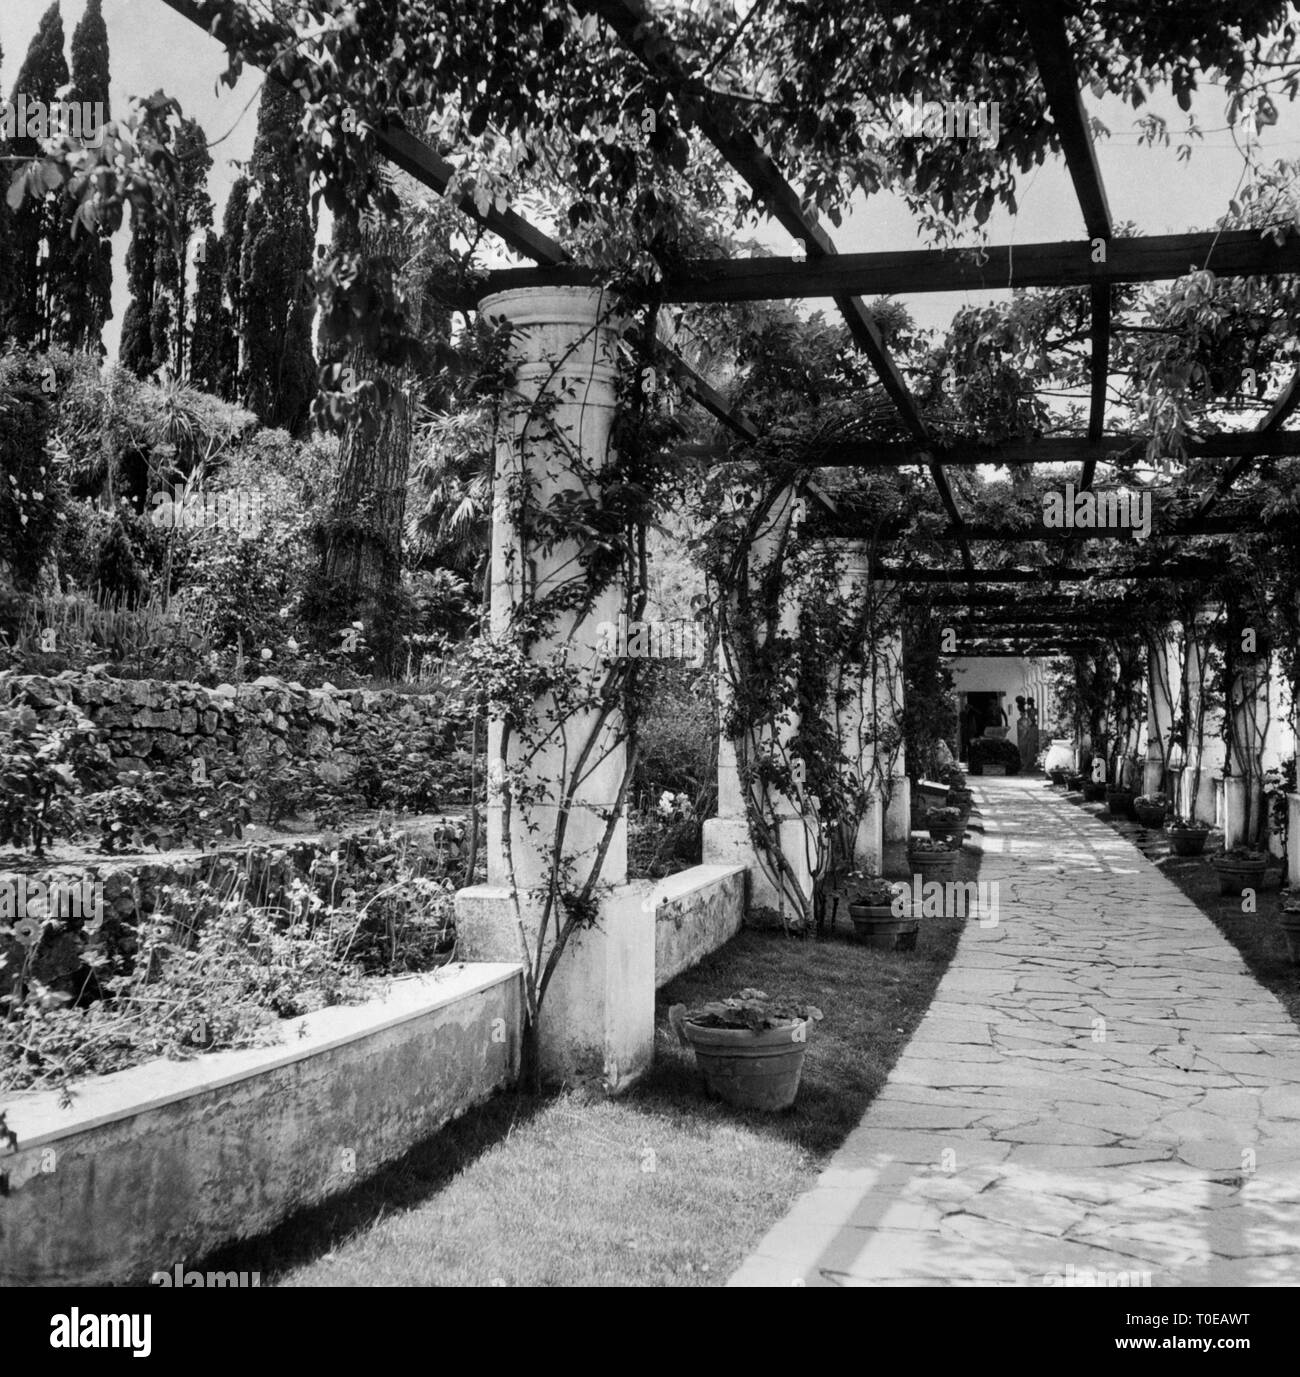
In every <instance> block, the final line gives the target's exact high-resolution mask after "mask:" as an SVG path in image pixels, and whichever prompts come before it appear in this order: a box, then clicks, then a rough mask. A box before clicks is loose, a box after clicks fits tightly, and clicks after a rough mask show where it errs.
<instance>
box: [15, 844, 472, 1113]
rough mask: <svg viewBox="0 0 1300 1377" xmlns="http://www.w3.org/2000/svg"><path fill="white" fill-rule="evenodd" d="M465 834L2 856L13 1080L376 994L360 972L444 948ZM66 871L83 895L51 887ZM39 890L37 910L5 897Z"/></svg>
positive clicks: (49, 1080)
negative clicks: (64, 897) (66, 897)
mask: <svg viewBox="0 0 1300 1377" xmlns="http://www.w3.org/2000/svg"><path fill="white" fill-rule="evenodd" d="M464 844H465V836H464V824H463V822H461V821H459V820H455V819H441V818H440V819H432V818H430V819H414V820H412V821H411V822H410V823H409V824H408V825H406V826H404V827H401V828H391V827H388V828H385V827H372V828H368V829H363V830H360V831H356V832H352V833H348V834H345V835H343V836H341V837H332V836H327V837H321V836H316V837H310V838H307V837H303V838H297V839H293V840H286V842H285V843H284V844H282V845H278V846H271V845H259V846H256V847H254V846H249V847H245V848H226V849H224V850H222V851H217V852H207V853H196V852H191V853H176V854H171V855H160V856H157V857H139V858H136V857H116V856H115V857H88V858H87V859H86V861H85V862H84V863H83V864H71V863H70V864H67V865H62V866H51V865H49V864H48V863H45V864H41V863H37V862H34V861H33V859H32V858H30V857H25V858H22V863H21V864H20V865H15V866H12V867H10V866H7V865H6V866H0V893H2V894H3V895H4V897H5V903H6V914H7V921H6V923H5V925H4V927H3V929H2V930H0V958H3V960H4V963H5V965H4V969H5V971H6V972H7V979H6V986H5V994H6V997H7V1006H13V1007H11V1009H10V1017H8V1018H7V1019H5V1020H4V1022H3V1023H0V1087H6V1088H11V1089H12V1088H25V1087H27V1086H31V1085H38V1086H39V1085H43V1084H50V1085H59V1086H67V1085H68V1084H70V1083H73V1082H75V1081H77V1080H78V1079H79V1078H80V1077H83V1076H87V1075H94V1074H102V1073H104V1072H112V1071H118V1070H121V1069H123V1068H125V1067H128V1066H132V1065H137V1064H139V1063H141V1062H143V1061H146V1060H149V1059H150V1058H152V1057H155V1056H159V1055H179V1056H192V1055H193V1054H194V1053H195V1052H200V1051H213V1050H220V1049H223V1048H231V1047H246V1046H250V1045H256V1044H259V1043H263V1042H268V1041H274V1040H275V1039H276V1037H277V1036H278V1035H279V1033H280V1029H279V1027H278V1024H279V1022H280V1021H281V1020H282V1019H285V1018H292V1017H295V1016H297V1015H300V1014H303V1013H306V1012H308V1011H310V1010H313V1009H319V1008H321V1007H324V1006H327V1005H330V1004H335V1003H350V1002H357V1001H360V1000H363V999H365V998H367V997H368V993H367V989H366V986H365V982H364V980H363V979H362V977H363V976H364V975H367V974H390V975H391V974H397V973H401V972H403V971H420V970H432V969H435V968H436V967H438V966H440V965H444V964H446V963H447V962H449V961H450V960H451V959H452V958H453V956H454V954H455V946H456V933H455V920H454V907H453V903H454V893H455V889H456V887H457V884H458V883H459V882H460V880H461V878H462V876H463V864H464V863H463V860H462V851H463V847H464ZM35 881H39V882H40V883H41V884H42V885H43V886H45V887H46V888H47V890H48V891H49V893H48V894H47V895H42V894H41V892H40V891H35V890H34V889H33V883H34V882H35ZM56 886H66V887H68V888H67V889H65V891H64V892H65V894H70V897H71V898H73V899H75V900H77V903H76V904H75V906H74V905H72V904H66V905H62V904H61V905H55V904H53V903H52V902H51V897H52V896H53V895H54V893H55V892H56ZM34 894H35V897H36V899H37V903H38V906H39V907H42V908H43V909H44V910H45V912H44V913H42V914H41V915H40V916H35V917H33V916H30V915H28V916H27V917H23V918H19V917H16V916H15V915H14V914H13V913H12V912H9V910H12V909H13V908H14V907H15V901H16V900H17V899H19V898H22V899H24V900H25V901H26V902H27V903H30V902H31V900H32V898H33V895H34ZM69 910H71V911H69ZM15 995H17V996H18V1000H17V1004H16V1006H14V998H15Z"/></svg>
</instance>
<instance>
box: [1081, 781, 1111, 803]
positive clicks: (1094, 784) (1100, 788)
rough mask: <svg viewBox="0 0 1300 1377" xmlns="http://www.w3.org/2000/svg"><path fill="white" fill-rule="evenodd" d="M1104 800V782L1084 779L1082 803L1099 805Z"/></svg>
mask: <svg viewBox="0 0 1300 1377" xmlns="http://www.w3.org/2000/svg"><path fill="white" fill-rule="evenodd" d="M1105 798H1106V781H1105V780H1101V779H1085V780H1084V781H1083V801H1084V802H1085V803H1101V802H1103V801H1104V800H1105Z"/></svg>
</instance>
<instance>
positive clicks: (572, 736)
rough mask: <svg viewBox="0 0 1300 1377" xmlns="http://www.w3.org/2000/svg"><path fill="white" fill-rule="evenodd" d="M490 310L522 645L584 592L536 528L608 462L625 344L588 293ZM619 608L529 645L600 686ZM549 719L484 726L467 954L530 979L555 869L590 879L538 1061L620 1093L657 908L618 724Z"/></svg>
mask: <svg viewBox="0 0 1300 1377" xmlns="http://www.w3.org/2000/svg"><path fill="white" fill-rule="evenodd" d="M480 310H481V311H482V312H483V313H484V314H485V315H487V316H490V317H493V318H504V319H506V320H508V321H510V323H511V325H512V326H513V327H514V331H515V334H514V337H513V340H512V344H511V348H512V355H513V357H512V363H513V365H514V376H515V389H516V395H514V396H512V397H510V398H508V399H506V402H507V408H508V414H507V415H506V416H505V417H503V421H502V426H501V431H500V433H499V436H498V442H497V451H496V484H495V497H496V501H495V504H494V511H493V523H492V534H493V539H492V605H491V628H492V633H493V635H494V636H495V637H499V638H510V637H512V636H517V635H519V627H518V623H517V614H518V613H519V611H520V609H521V608H527V609H528V610H529V611H530V612H531V611H532V610H534V609H536V608H538V606H539V604H544V602H545V600H546V599H548V598H552V597H553V595H555V594H556V593H557V592H560V591H561V590H564V589H572V588H573V587H574V585H575V581H577V582H578V583H580V582H581V580H582V579H583V577H584V571H583V569H582V567H581V565H580V563H579V559H578V551H579V543H578V541H577V540H576V539H575V540H566V539H559V540H556V539H555V538H554V533H553V532H550V531H543V530H539V529H538V527H537V521H536V518H535V517H533V518H532V519H531V520H530V513H537V512H543V511H545V510H546V509H547V507H548V505H549V504H550V503H551V502H552V501H554V499H555V498H556V497H557V496H560V495H561V494H563V493H566V492H573V491H578V490H582V489H586V490H588V491H591V490H593V489H594V486H595V480H596V475H598V473H599V471H600V469H601V468H602V467H603V466H604V465H605V463H606V462H608V460H609V458H610V454H609V446H610V432H611V426H612V422H613V418H614V408H615V380H616V368H615V353H614V350H615V345H616V342H617V332H616V328H615V323H614V322H612V321H611V320H610V319H609V305H608V298H607V297H603V296H602V293H600V292H598V291H596V290H594V289H590V288H586V287H557V288H529V289H521V290H517V291H510V292H502V293H498V294H496V295H494V296H490V297H487V298H485V299H484V300H483V301H482V302H481V303H480ZM625 593H626V590H625V589H624V588H623V587H621V586H611V587H609V588H607V589H605V590H603V591H602V592H600V593H599V594H598V595H597V597H596V598H595V600H594V602H593V603H592V604H591V605H590V606H586V607H580V608H578V609H576V610H574V609H567V608H566V609H565V610H562V611H560V612H558V614H556V615H555V616H554V617H553V618H552V619H551V620H550V622H549V624H548V625H547V626H546V627H545V628H544V629H543V630H542V631H541V634H540V635H538V636H536V637H535V638H533V639H531V640H530V641H529V642H528V654H529V658H530V659H531V660H532V661H534V662H537V663H541V664H557V665H562V666H564V667H565V668H566V669H574V670H577V671H578V672H579V673H580V674H581V675H582V676H584V682H587V683H591V684H597V683H599V682H601V680H602V679H603V677H604V676H605V675H606V673H607V672H608V669H609V665H610V662H611V656H612V655H614V654H616V653H617V652H618V647H616V646H615V645H613V644H612V643H611V639H610V636H609V629H610V628H611V627H613V626H616V625H617V623H618V617H619V613H620V612H621V611H622V610H623V607H624V598H625ZM553 708H554V699H553V697H551V696H550V695H544V696H543V697H542V698H541V699H540V700H539V701H537V702H536V703H535V704H534V711H533V714H532V719H531V721H530V722H529V723H528V724H526V727H525V730H524V731H522V732H521V731H520V730H519V729H518V728H516V727H511V728H510V729H509V730H507V725H506V723H505V722H504V721H503V720H502V719H501V718H500V717H497V718H495V719H494V720H492V721H491V722H490V724H489V730H488V768H489V790H488V808H487V827H486V834H487V868H488V882H487V884H486V885H478V886H473V887H471V888H469V889H464V890H461V891H460V893H459V894H458V895H457V901H456V913H457V927H458V934H459V940H460V954H461V955H462V956H463V957H464V958H466V959H468V960H484V961H501V960H516V961H524V962H525V963H529V962H531V964H532V965H533V966H534V968H536V966H537V952H538V947H539V945H540V947H541V949H542V953H543V957H544V956H545V955H546V954H548V953H549V952H550V951H551V950H552V948H553V945H554V940H555V933H556V926H557V918H556V915H555V914H554V913H553V914H552V917H551V918H550V920H549V921H548V923H547V928H546V932H545V933H541V931H540V927H541V922H542V918H543V903H544V897H545V892H546V889H547V887H548V880H549V877H550V875H551V870H552V864H553V862H552V853H553V852H558V854H559V855H560V856H561V857H562V865H563V867H564V870H565V879H564V882H563V888H564V889H566V890H568V891H576V890H577V889H578V888H579V887H580V886H581V885H582V884H583V883H584V882H585V881H586V880H587V879H588V878H589V877H590V876H591V875H592V873H593V871H594V870H595V869H596V867H598V870H597V871H596V873H597V874H598V876H599V879H598V883H597V887H596V889H595V891H594V897H595V898H596V899H597V901H598V903H599V914H598V917H597V920H596V922H595V924H594V925H593V926H589V927H583V928H581V929H579V930H578V931H576V932H574V933H573V934H572V936H571V937H570V938H569V941H568V944H567V946H566V948H565V950H564V953H563V954H562V956H561V958H560V961H559V964H558V965H557V967H556V970H555V975H554V977H553V978H552V980H551V983H550V986H549V988H548V990H547V991H546V992H545V995H544V997H543V1003H542V1009H541V1017H540V1021H539V1025H538V1038H539V1051H540V1059H541V1067H542V1072H543V1075H544V1076H546V1077H547V1078H548V1079H555V1078H561V1077H567V1078H572V1077H592V1078H594V1077H599V1078H601V1079H603V1081H604V1083H605V1085H606V1086H607V1088H609V1089H610V1090H620V1089H622V1088H624V1087H625V1086H626V1085H628V1084H630V1083H631V1081H633V1080H634V1079H636V1077H637V1076H638V1075H639V1074H640V1073H641V1072H642V1071H643V1070H644V1069H645V1068H646V1067H647V1066H648V1065H649V1063H650V1060H651V1057H652V1055H653V1049H654V989H655V981H654V974H655V973H654V959H655V939H654V912H653V908H652V907H648V906H646V905H644V904H643V903H642V899H643V895H642V894H641V889H640V887H629V886H628V885H627V883H626V881H627V825H626V819H625V817H623V816H621V809H620V808H619V790H620V787H621V784H622V781H623V776H624V771H625V768H626V763H627V752H626V747H625V745H624V742H623V739H622V733H623V730H624V723H623V720H622V712H621V709H620V708H618V707H615V709H614V710H613V711H612V712H611V713H610V714H609V715H608V716H607V717H606V719H605V720H604V722H603V725H602V723H601V719H600V715H599V713H598V711H596V710H594V709H593V710H582V711H570V710H568V709H565V708H559V709H556V710H554V711H552V709H553ZM552 719H554V720H552ZM503 743H504V744H503ZM584 753H585V764H584V763H583V760H584ZM616 814H618V816H617V820H616V821H615V823H614V826H613V832H612V836H610V837H609V844H608V847H607V849H606V850H605V851H604V853H603V855H602V852H601V848H602V845H603V843H604V840H605V838H606V835H607V832H608V830H609V825H610V819H611V817H614V816H615V815H616ZM507 817H508V819H509V823H508V826H507ZM558 916H559V917H560V918H561V919H562V918H563V916H564V915H563V911H562V910H561V912H560V914H559V915H558Z"/></svg>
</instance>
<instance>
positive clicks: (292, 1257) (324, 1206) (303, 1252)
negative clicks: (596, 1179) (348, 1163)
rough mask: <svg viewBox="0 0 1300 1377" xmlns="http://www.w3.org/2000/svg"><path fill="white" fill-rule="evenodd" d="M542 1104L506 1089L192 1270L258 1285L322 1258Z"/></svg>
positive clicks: (447, 1177) (441, 1182)
mask: <svg viewBox="0 0 1300 1377" xmlns="http://www.w3.org/2000/svg"><path fill="white" fill-rule="evenodd" d="M546 1103H547V1101H546V1099H545V1098H541V1097H538V1096H534V1095H526V1094H523V1093H522V1092H518V1091H514V1090H508V1091H503V1092H501V1093H500V1094H498V1095H495V1096H494V1097H493V1098H492V1099H490V1100H487V1101H485V1102H484V1103H483V1104H480V1105H477V1106H475V1107H474V1108H473V1109H470V1110H468V1111H467V1112H466V1113H464V1114H462V1115H461V1116H460V1117H459V1118H457V1119H453V1120H452V1122H451V1123H449V1124H448V1125H447V1126H446V1127H445V1128H443V1129H441V1130H439V1132H437V1133H435V1134H434V1135H433V1137H431V1138H426V1139H425V1140H424V1141H423V1142H422V1143H417V1144H416V1145H415V1147H413V1148H411V1150H410V1151H409V1152H407V1153H404V1154H403V1155H402V1156H401V1157H399V1158H397V1159H396V1160H395V1161H392V1162H390V1163H389V1164H388V1165H387V1166H386V1167H382V1168H381V1169H380V1170H379V1171H378V1172H376V1173H375V1174H374V1175H373V1176H369V1177H367V1178H366V1179H365V1180H364V1181H362V1182H361V1183H359V1184H358V1185H356V1186H354V1187H353V1188H352V1189H351V1190H349V1191H345V1192H343V1193H342V1194H339V1195H333V1196H331V1197H330V1198H329V1199H328V1200H324V1201H322V1202H321V1203H320V1204H319V1205H316V1206H313V1207H312V1208H310V1209H306V1210H301V1211H299V1212H298V1213H297V1214H294V1215H291V1216H290V1217H289V1218H288V1219H286V1220H285V1221H284V1222H283V1223H282V1224H280V1225H278V1226H277V1227H276V1228H275V1229H273V1230H271V1231H270V1232H269V1233H266V1234H262V1235H260V1236H259V1237H257V1238H253V1239H246V1240H244V1241H242V1242H238V1243H232V1244H230V1245H229V1246H227V1247H225V1248H222V1249H220V1250H218V1251H217V1252H215V1253H212V1254H210V1255H209V1256H207V1257H206V1258H204V1259H203V1261H202V1262H201V1263H194V1264H193V1266H195V1267H196V1268H198V1270H200V1271H207V1270H210V1271H232V1270H233V1271H249V1272H251V1271H260V1272H261V1274H262V1278H263V1281H264V1282H265V1281H268V1280H274V1278H275V1276H276V1275H277V1274H279V1273H282V1272H285V1271H287V1270H289V1269H290V1268H292V1267H296V1266H299V1265H301V1264H303V1263H306V1262H311V1261H313V1260H314V1259H316V1258H319V1257H322V1256H324V1255H325V1254H326V1253H329V1252H330V1251H331V1250H332V1249H333V1248H335V1247H337V1246H338V1245H339V1244H340V1243H343V1242H345V1241H346V1240H347V1239H349V1238H350V1237H352V1236H353V1235H354V1234H356V1233H358V1232H360V1231H361V1230H364V1229H367V1228H369V1227H371V1226H372V1225H374V1224H377V1223H378V1222H379V1221H380V1220H381V1219H383V1218H384V1217H385V1216H387V1215H390V1214H394V1213H397V1212H399V1211H401V1210H404V1209H410V1208H412V1207H413V1206H416V1205H419V1204H420V1203H421V1202H422V1201H425V1200H427V1199H429V1197H430V1196H432V1195H434V1194H435V1193H436V1192H438V1191H439V1190H441V1189H442V1188H443V1187H444V1186H446V1185H447V1183H448V1182H449V1181H451V1180H452V1179H453V1178H454V1177H455V1176H456V1175H457V1173H459V1172H461V1171H463V1170H464V1169H465V1168H466V1167H468V1166H470V1165H471V1164H472V1163H473V1162H474V1160H475V1159H476V1158H477V1157H478V1156H479V1155H480V1154H481V1153H483V1152H486V1151H487V1150H488V1149H489V1148H491V1147H493V1146H494V1145H495V1144H497V1143H499V1142H501V1141H503V1140H504V1139H506V1138H508V1137H509V1135H510V1134H511V1133H513V1132H515V1131H516V1130H517V1129H519V1128H521V1127H523V1126H524V1125H526V1124H528V1123H529V1122H530V1121H531V1120H532V1119H533V1118H534V1117H535V1116H536V1115H537V1114H538V1112H539V1111H540V1110H541V1109H542V1108H544V1106H545V1105H546Z"/></svg>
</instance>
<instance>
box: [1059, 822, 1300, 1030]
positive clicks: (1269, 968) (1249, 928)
mask: <svg viewBox="0 0 1300 1377" xmlns="http://www.w3.org/2000/svg"><path fill="white" fill-rule="evenodd" d="M1084 806H1085V807H1087V808H1088V811H1089V812H1092V813H1096V814H1097V815H1098V816H1099V817H1100V818H1101V819H1102V821H1104V822H1109V823H1110V825H1111V826H1112V827H1113V828H1115V830H1116V831H1117V832H1120V833H1121V834H1122V835H1124V836H1126V837H1128V838H1129V839H1130V840H1131V841H1132V842H1133V844H1134V845H1135V846H1136V847H1137V848H1138V849H1139V850H1140V851H1141V852H1142V853H1143V854H1144V855H1145V856H1146V857H1147V858H1148V859H1150V860H1152V861H1154V862H1155V864H1156V865H1157V866H1158V867H1159V868H1160V873H1161V874H1162V875H1164V876H1165V877H1166V878H1167V879H1170V880H1172V881H1173V882H1174V884H1176V885H1177V886H1178V888H1179V889H1181V890H1182V891H1183V893H1184V894H1185V895H1186V896H1187V897H1188V898H1189V899H1190V900H1191V901H1192V903H1194V904H1195V905H1196V906H1197V908H1199V909H1200V910H1201V912H1202V913H1204V914H1205V916H1206V917H1207V918H1208V919H1209V920H1210V921H1211V922H1212V923H1213V924H1214V926H1215V927H1216V928H1218V929H1219V931H1220V932H1221V933H1222V934H1223V935H1224V936H1225V937H1226V938H1227V939H1228V941H1229V942H1231V943H1232V945H1233V946H1234V947H1236V949H1237V950H1238V951H1239V952H1240V953H1241V959H1242V960H1243V961H1244V962H1245V963H1246V966H1247V967H1248V969H1249V970H1250V973H1251V974H1252V975H1253V976H1254V977H1255V979H1256V980H1258V981H1259V983H1260V984H1261V985H1263V986H1264V988H1265V989H1266V990H1269V991H1270V992H1271V993H1272V994H1274V995H1275V996H1276V997H1277V998H1278V999H1279V1000H1280V1001H1281V1003H1282V1005H1283V1006H1284V1007H1285V1009H1286V1011H1287V1013H1289V1014H1290V1015H1291V1018H1292V1019H1293V1020H1294V1021H1295V1023H1296V1024H1297V1026H1300V966H1295V965H1292V963H1291V957H1290V954H1289V953H1288V952H1287V946H1286V939H1285V938H1284V937H1283V936H1282V929H1281V928H1280V927H1278V925H1277V912H1278V909H1279V907H1280V905H1281V900H1282V898H1283V891H1282V890H1281V889H1280V887H1279V885H1278V872H1277V870H1276V869H1274V868H1272V867H1271V866H1270V868H1269V870H1268V872H1267V874H1266V875H1265V880H1264V886H1263V888H1261V889H1260V890H1259V891H1258V892H1257V893H1256V895H1255V905H1256V912H1254V913H1243V912H1242V900H1241V899H1240V898H1239V897H1230V896H1225V895H1221V894H1220V893H1219V877H1218V876H1217V875H1216V874H1215V871H1214V867H1213V866H1212V865H1211V864H1210V858H1211V856H1212V855H1213V853H1214V852H1215V851H1217V850H1219V849H1220V848H1221V847H1222V845H1223V836H1222V834H1221V833H1218V832H1214V833H1211V835H1210V839H1209V841H1208V842H1207V843H1206V847H1205V854H1204V855H1201V856H1175V855H1174V854H1173V852H1172V850H1171V849H1170V846H1169V840H1168V838H1167V837H1166V836H1165V835H1164V833H1163V832H1157V831H1152V830H1151V829H1149V828H1145V827H1142V826H1140V825H1139V824H1137V823H1135V822H1129V821H1128V820H1127V819H1117V818H1112V817H1110V816H1109V814H1108V813H1107V811H1106V809H1105V806H1104V805H1096V804H1087V805H1084Z"/></svg>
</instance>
